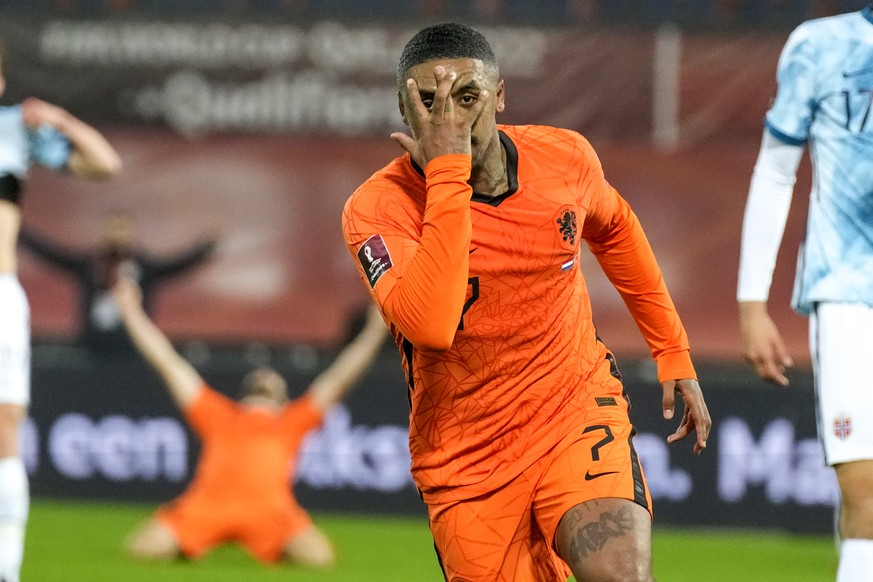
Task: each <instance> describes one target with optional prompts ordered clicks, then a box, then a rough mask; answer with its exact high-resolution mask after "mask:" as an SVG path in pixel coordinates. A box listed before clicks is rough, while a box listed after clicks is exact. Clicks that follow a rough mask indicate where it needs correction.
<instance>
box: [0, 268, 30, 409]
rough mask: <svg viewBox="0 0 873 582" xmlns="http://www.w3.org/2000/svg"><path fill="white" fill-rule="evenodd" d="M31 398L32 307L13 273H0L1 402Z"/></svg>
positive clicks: (23, 401)
mask: <svg viewBox="0 0 873 582" xmlns="http://www.w3.org/2000/svg"><path fill="white" fill-rule="evenodd" d="M29 402H30V307H29V306H28V304H27V297H26V296H25V295H24V289H22V288H21V284H20V283H19V282H18V278H16V276H15V275H14V274H12V273H2V274H0V404H17V405H19V406H27V405H28V404H29Z"/></svg>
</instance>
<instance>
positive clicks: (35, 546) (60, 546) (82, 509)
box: [22, 500, 837, 582]
mask: <svg viewBox="0 0 873 582" xmlns="http://www.w3.org/2000/svg"><path fill="white" fill-rule="evenodd" d="M151 509H152V507H151V506H144V505H121V504H105V503H84V502H61V501H45V500H37V501H34V503H33V505H32V507H31V513H30V522H29V524H28V530H27V549H26V555H25V561H24V567H23V571H22V580H24V581H26V582H55V581H57V582H61V581H63V582H77V581H87V582H122V581H123V582H138V581H143V582H145V581H148V582H154V581H159V582H177V581H185V582H188V581H191V582H198V581H202V582H225V581H226V582H231V581H233V582H237V581H239V580H246V581H264V582H267V581H273V580H275V581H278V580H283V581H288V580H293V581H295V582H322V581H328V580H329V581H331V582H369V581H374V582H375V581H379V582H393V581H403V582H440V581H442V580H443V578H442V575H441V573H440V571H439V567H438V566H437V562H436V558H435V554H434V551H433V542H432V540H431V537H430V533H429V531H428V528H427V523H426V522H425V520H424V519H423V518H416V517H393V518H392V517H377V516H361V515H340V514H329V513H318V514H315V515H314V516H313V518H314V519H315V521H316V523H318V524H319V525H320V526H321V527H322V528H323V529H324V530H325V531H326V532H327V534H328V535H329V536H330V537H331V539H332V540H333V541H334V543H335V545H336V547H337V553H338V555H339V564H338V565H337V566H336V567H335V568H333V569H331V570H329V571H323V572H320V571H314V570H306V569H301V568H294V567H290V566H265V565H261V564H258V563H256V562H255V561H253V560H252V559H250V558H249V557H248V556H247V555H246V554H245V553H244V552H243V551H242V550H239V549H238V548H235V547H223V548H219V549H218V550H216V551H214V552H212V553H211V554H209V555H208V556H207V557H206V558H204V559H203V560H200V561H198V562H174V563H170V564H150V563H143V562H137V561H135V560H132V559H130V558H128V557H127V556H126V555H125V554H124V553H123V552H122V549H121V542H122V540H123V538H124V536H125V534H126V533H127V532H128V531H129V530H130V529H131V528H132V527H133V526H134V525H135V524H136V523H138V522H139V521H140V520H141V519H143V518H145V517H147V516H148V515H149V513H150V511H151ZM836 560H837V558H836V554H835V550H834V541H833V538H832V537H830V536H792V535H787V534H776V533H763V532H746V531H743V532H733V531H730V532H728V531H722V530H685V529H667V528H657V527H656V529H655V533H654V561H655V577H656V578H657V580H658V581H659V582H698V581H702V580H706V581H707V582H737V581H739V580H742V581H743V582H782V581H785V582H807V581H809V582H813V581H815V582H819V581H822V580H832V579H833V577H834V573H835V572H836Z"/></svg>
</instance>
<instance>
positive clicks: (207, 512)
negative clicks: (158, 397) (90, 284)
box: [114, 278, 388, 566]
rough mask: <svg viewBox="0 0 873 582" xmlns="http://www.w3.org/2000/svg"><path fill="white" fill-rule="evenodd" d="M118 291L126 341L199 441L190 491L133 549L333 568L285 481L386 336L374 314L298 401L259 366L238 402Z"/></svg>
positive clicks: (140, 533)
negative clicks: (238, 550)
mask: <svg viewBox="0 0 873 582" xmlns="http://www.w3.org/2000/svg"><path fill="white" fill-rule="evenodd" d="M114 295H115V298H116V300H117V301H118V305H119V308H120V310H121V314H122V319H123V321H124V324H125V327H126V329H127V330H128V333H129V334H130V336H131V339H132V340H133V342H134V344H135V345H136V347H137V349H138V350H139V351H140V352H141V353H142V355H143V356H144V357H145V359H146V360H148V362H149V363H150V364H151V365H152V366H153V367H154V368H155V370H156V371H157V372H158V373H159V374H160V375H161V377H162V378H163V380H164V382H165V383H166V385H167V388H168V389H169V392H170V394H171V395H172V397H173V399H174V400H175V401H176V403H177V404H178V405H179V407H180V408H181V409H182V411H183V413H184V414H185V417H186V419H187V420H188V422H189V423H190V425H191V427H192V428H193V430H194V431H195V432H196V433H197V435H198V436H199V437H200V439H201V441H202V445H203V446H202V454H201V457H200V460H199V462H198V464H197V470H196V473H195V475H194V478H193V480H192V482H191V484H190V485H189V487H188V489H187V490H186V491H185V492H183V493H182V494H181V495H180V496H179V497H177V498H176V499H174V500H173V501H171V502H169V503H167V504H166V505H164V506H162V507H161V508H160V509H159V510H158V511H157V513H156V514H155V515H154V516H153V517H152V518H150V519H149V520H147V521H146V522H145V523H144V524H143V525H141V526H140V527H139V528H138V529H136V530H135V531H134V532H133V533H132V534H131V536H130V537H129V539H128V542H127V548H128V550H129V552H130V553H131V554H133V555H134V556H137V557H140V558H150V559H162V560H168V559H172V558H176V557H178V556H180V555H181V556H185V557H187V558H198V557H200V556H202V555H204V554H205V553H206V552H207V551H209V550H210V549H211V548H213V547H214V546H216V545H218V544H221V543H226V542H237V543H239V544H241V545H242V546H243V547H244V548H245V549H246V550H247V551H248V552H249V553H250V554H252V555H253V556H254V557H255V558H257V559H259V560H261V561H264V562H276V561H279V560H286V561H289V562H294V563H298V564H304V565H308V566H329V565H331V564H333V562H334V559H335V558H334V550H333V547H332V545H331V543H330V541H329V540H328V539H327V537H326V536H325V535H324V533H322V531H321V530H320V529H318V528H317V527H316V526H315V525H314V524H313V522H312V520H311V519H310V517H309V515H308V514H307V513H306V511H305V510H304V509H303V508H302V507H300V505H298V503H297V501H296V500H295V499H294V496H293V494H292V492H291V487H290V483H289V479H290V477H291V476H293V471H294V469H295V466H296V461H297V455H298V453H299V451H300V446H301V444H302V442H303V438H304V436H306V433H308V432H309V431H310V430H312V429H314V428H316V427H317V426H319V425H320V424H321V421H322V418H323V417H324V414H325V412H326V411H327V410H328V409H329V408H330V407H332V406H333V405H334V404H335V403H336V402H338V401H339V400H340V399H341V398H342V397H343V396H344V395H345V394H346V393H347V392H348V391H349V389H350V388H351V387H352V386H354V384H355V382H356V381H357V380H358V378H360V376H361V374H362V373H363V372H364V371H365V370H366V369H367V367H368V366H369V365H370V363H371V362H372V361H373V358H374V357H375V356H376V354H378V352H379V349H380V347H381V346H382V344H383V341H384V339H385V338H386V337H387V335H388V334H387V330H386V329H385V323H384V322H383V321H382V317H381V315H379V312H378V310H376V309H372V310H371V311H370V313H369V314H368V317H367V321H366V324H365V325H364V328H363V330H362V331H361V332H360V333H359V334H358V335H357V337H355V339H354V340H352V342H351V343H349V344H348V345H347V346H346V347H345V348H344V349H343V351H342V352H341V353H340V355H339V356H338V357H337V359H336V360H335V361H334V363H333V364H331V366H330V367H328V368H327V369H326V370H325V371H324V372H322V373H321V374H319V375H318V376H317V377H316V378H315V379H314V380H313V382H312V384H311V385H310V386H309V388H308V389H307V390H306V392H305V393H304V394H303V396H301V397H300V398H297V399H295V400H293V401H290V402H289V401H288V392H287V386H286V384H285V381H284V379H283V378H282V377H281V376H280V375H279V374H278V373H277V372H276V371H275V370H272V369H270V368H258V369H255V370H253V371H252V372H251V373H249V374H248V375H247V376H246V378H245V379H244V380H243V386H242V387H243V397H242V399H241V402H235V401H233V400H231V399H229V398H227V397H225V396H223V395H221V394H219V393H218V392H216V391H215V390H213V389H211V388H209V387H208V386H207V385H206V384H205V382H204V381H203V378H201V377H200V375H199V374H198V373H197V371H196V370H195V369H194V368H193V366H191V365H190V364H189V363H188V362H187V361H186V360H185V359H183V358H182V357H181V356H180V355H179V354H178V353H177V352H176V351H175V350H174V348H173V346H172V344H171V343H170V341H169V340H168V339H167V337H166V336H165V335H164V334H163V333H162V332H161V331H160V330H159V329H158V328H157V327H156V326H155V325H154V323H153V322H152V321H151V320H150V319H149V318H148V316H147V315H146V313H145V311H144V310H143V307H142V295H141V291H140V289H139V287H138V285H137V284H136V283H135V282H134V281H133V280H132V279H129V278H128V279H124V278H123V279H122V280H120V281H119V283H118V284H117V285H116V287H115V288H114Z"/></svg>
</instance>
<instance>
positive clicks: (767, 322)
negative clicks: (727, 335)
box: [740, 301, 794, 386]
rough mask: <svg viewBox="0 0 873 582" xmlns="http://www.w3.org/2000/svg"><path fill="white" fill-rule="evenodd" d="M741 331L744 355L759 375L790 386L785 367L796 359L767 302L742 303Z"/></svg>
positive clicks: (769, 380)
mask: <svg viewBox="0 0 873 582" xmlns="http://www.w3.org/2000/svg"><path fill="white" fill-rule="evenodd" d="M740 335H741V336H742V342H743V357H744V358H745V359H746V361H747V362H748V363H749V365H750V366H752V368H754V370H755V372H756V373H757V374H758V376H760V377H761V378H763V379H764V380H767V381H768V382H773V383H774V384H778V385H780V386H788V378H787V377H786V376H785V370H786V369H787V368H790V367H791V366H792V365H793V364H794V362H793V361H792V360H791V356H789V355H788V350H787V349H786V348H785V342H784V341H783V340H782V335H781V334H780V333H779V330H778V329H777V328H776V324H775V323H773V320H772V319H771V318H770V315H769V314H768V313H767V305H766V304H765V303H764V302H758V301H745V302H741V303H740Z"/></svg>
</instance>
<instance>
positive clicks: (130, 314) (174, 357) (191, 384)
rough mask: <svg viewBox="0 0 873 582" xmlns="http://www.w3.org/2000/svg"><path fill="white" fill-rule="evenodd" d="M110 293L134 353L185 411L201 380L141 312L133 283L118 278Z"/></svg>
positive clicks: (135, 284) (200, 388)
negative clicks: (135, 352) (142, 358)
mask: <svg viewBox="0 0 873 582" xmlns="http://www.w3.org/2000/svg"><path fill="white" fill-rule="evenodd" d="M112 292H113V295H114V296H115V301H116V302H117V303H118V308H119V310H120V311H121V317H122V319H123V321H124V326H125V328H126V329H127V333H128V334H130V338H131V339H132V340H133V343H134V345H135V346H136V348H137V350H138V351H139V352H140V354H142V356H143V357H144V358H145V359H146V360H147V361H148V362H149V364H151V366H152V367H153V368H154V369H155V370H156V371H157V372H158V374H160V376H161V378H163V380H164V383H165V384H166V385H167V389H168V390H169V391H170V394H171V396H172V397H173V399H174V400H175V401H176V404H178V405H179V407H180V408H185V407H186V406H188V405H189V404H190V403H191V402H193V400H194V399H195V398H196V396H197V395H198V394H199V393H200V390H202V389H203V378H201V377H200V374H198V373H197V370H195V369H194V367H193V366H192V365H191V364H189V363H188V361H187V360H185V358H183V357H182V356H180V355H179V353H178V352H176V350H175V348H173V344H172V343H171V342H170V340H169V339H168V338H167V336H166V335H164V333H163V332H162V331H161V330H160V329H158V327H157V326H156V325H155V324H154V322H153V321H152V320H151V319H149V317H148V315H146V313H145V311H143V307H142V293H141V291H140V289H139V286H138V285H137V283H136V282H135V281H134V280H133V279H130V278H129V277H121V278H119V280H118V282H117V283H116V284H115V287H114V288H113V290H112Z"/></svg>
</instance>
